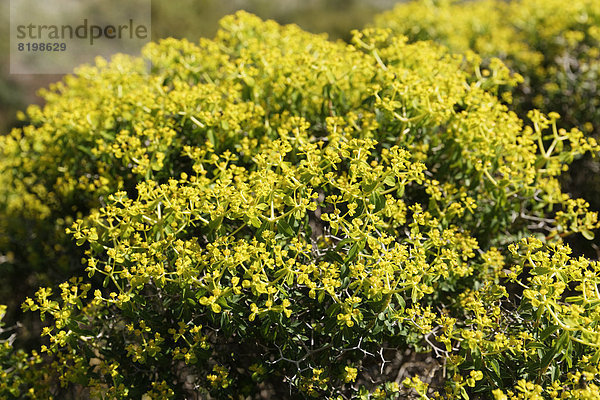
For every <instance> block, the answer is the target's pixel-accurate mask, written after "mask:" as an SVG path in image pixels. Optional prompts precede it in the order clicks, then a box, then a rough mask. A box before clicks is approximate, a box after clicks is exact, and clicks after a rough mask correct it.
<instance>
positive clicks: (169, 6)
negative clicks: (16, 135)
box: [0, 0, 399, 134]
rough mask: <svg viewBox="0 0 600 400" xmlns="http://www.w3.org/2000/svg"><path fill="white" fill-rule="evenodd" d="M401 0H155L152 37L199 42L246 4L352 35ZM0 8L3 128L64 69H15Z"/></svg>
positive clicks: (264, 13)
mask: <svg viewBox="0 0 600 400" xmlns="http://www.w3.org/2000/svg"><path fill="white" fill-rule="evenodd" d="M398 2H399V1H398V0H225V1H224V0H177V1H172V0H152V39H153V40H158V39H161V38H167V37H175V38H187V39H188V40H190V41H192V42H195V41H196V40H197V39H198V38H199V37H213V36H214V34H215V32H216V31H217V28H218V23H219V19H221V17H223V16H225V15H228V14H231V13H234V12H235V11H237V10H242V9H243V10H246V11H248V12H251V13H254V14H256V15H258V16H259V17H261V18H263V19H273V20H275V21H277V22H279V23H281V24H290V23H295V24H298V25H299V26H301V27H302V28H303V29H305V30H307V31H309V32H314V33H327V34H328V35H329V37H330V38H331V39H334V40H335V39H342V40H346V39H348V38H349V35H350V31H351V30H352V29H357V28H362V27H363V26H365V25H366V24H368V23H369V22H372V20H373V17H374V16H375V14H377V13H379V12H381V11H384V10H387V9H391V8H392V7H393V5H394V4H395V3H398ZM0 3H1V6H0V7H1V8H0V11H1V12H0V14H1V15H2V17H1V21H0V22H1V24H0V38H1V39H2V40H0V134H5V133H8V132H9V131H10V129H11V128H12V127H14V126H17V124H18V121H17V120H16V112H17V111H18V110H23V109H24V108H25V107H26V106H27V105H28V104H33V103H36V104H40V102H41V99H40V98H38V97H37V96H36V92H37V91H38V89H40V88H42V87H45V86H47V85H48V84H49V83H51V82H54V81H57V80H59V79H60V78H61V75H10V74H9V63H8V61H9V50H8V36H9V27H10V21H9V15H10V13H9V4H10V1H9V0H1V1H0Z"/></svg>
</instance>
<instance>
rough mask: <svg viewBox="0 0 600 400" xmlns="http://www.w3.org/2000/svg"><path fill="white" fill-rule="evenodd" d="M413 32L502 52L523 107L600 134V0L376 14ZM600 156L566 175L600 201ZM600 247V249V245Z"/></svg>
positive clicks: (486, 0)
mask: <svg viewBox="0 0 600 400" xmlns="http://www.w3.org/2000/svg"><path fill="white" fill-rule="evenodd" d="M375 26H377V27H380V28H389V29H391V30H392V31H393V32H394V34H399V35H406V36H407V37H408V38H409V40H411V41H415V40H433V41H436V42H438V43H441V44H443V45H445V46H447V47H448V48H450V49H451V51H454V52H459V53H464V52H467V51H474V52H476V53H477V54H479V55H481V56H482V57H483V58H484V60H489V59H490V58H491V57H499V58H501V59H502V60H503V61H504V62H505V63H506V65H507V66H509V67H510V68H511V69H512V70H513V71H515V72H518V73H520V74H521V75H522V76H523V78H524V80H523V82H522V83H521V84H520V85H519V86H517V87H516V88H515V89H514V90H513V91H512V93H510V94H511V95H512V96H511V97H512V98H514V107H515V108H516V111H517V113H518V114H519V115H520V116H521V117H524V116H526V115H527V112H528V111H529V110H530V109H532V108H537V109H540V110H542V111H543V112H545V113H549V112H552V111H554V112H558V113H559V114H560V115H561V117H562V118H561V121H560V122H559V127H571V126H577V127H579V128H580V129H581V130H582V131H583V132H585V133H586V135H591V136H593V137H595V138H596V139H598V138H600V86H599V85H598V82H600V2H598V1H596V0H573V1H563V0H515V1H502V0H483V1H456V0H434V1H431V0H417V1H411V2H408V3H402V4H399V5H398V6H397V7H396V8H395V9H394V10H393V11H389V12H385V13H383V14H381V15H379V16H378V17H376V19H375ZM599 172H600V164H599V163H598V162H597V161H591V160H590V159H589V158H587V159H585V160H584V161H580V162H578V163H577V164H576V166H574V168H573V171H572V172H571V173H569V174H568V175H566V176H565V177H564V181H565V183H567V184H568V189H569V191H570V192H571V193H575V194H577V195H578V196H583V197H585V198H586V199H589V201H590V202H591V203H592V206H593V207H592V208H593V209H596V210H599V209H600V178H598V177H599V176H600V174H599ZM599 254H600V253H599Z"/></svg>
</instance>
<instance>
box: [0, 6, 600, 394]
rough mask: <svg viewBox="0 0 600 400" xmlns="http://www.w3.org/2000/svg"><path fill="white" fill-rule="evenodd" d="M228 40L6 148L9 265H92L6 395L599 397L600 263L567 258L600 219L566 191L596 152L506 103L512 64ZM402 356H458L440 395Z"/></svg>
mask: <svg viewBox="0 0 600 400" xmlns="http://www.w3.org/2000/svg"><path fill="white" fill-rule="evenodd" d="M221 26H222V28H221V30H220V31H219V32H218V34H217V36H216V38H215V39H214V40H206V39H202V40H201V41H200V42H199V44H197V45H194V44H191V43H189V42H187V41H185V40H184V41H178V40H174V39H170V40H164V41H161V42H160V43H154V44H151V45H149V46H147V47H146V48H145V50H144V55H143V57H142V58H132V57H127V56H120V57H116V58H115V59H114V60H112V61H111V62H106V61H104V60H98V62H97V64H96V65H95V66H84V67H81V68H79V69H78V70H77V72H76V74H75V75H74V76H69V77H67V78H65V79H64V81H63V82H61V83H58V84H56V85H54V86H52V87H51V88H50V89H49V90H48V91H46V92H45V93H44V97H45V98H46V100H47V104H46V105H45V106H44V108H37V107H31V108H29V109H28V113H27V118H28V120H29V121H30V123H29V125H28V126H27V127H25V128H24V129H22V130H14V131H13V132H12V133H11V134H10V135H9V136H6V137H2V138H0V224H1V229H0V232H3V235H4V236H3V241H0V246H2V247H0V249H2V250H1V251H4V252H8V251H11V254H12V256H11V257H10V259H9V258H8V257H5V258H6V260H4V262H5V264H8V263H11V264H12V265H13V267H14V268H29V270H26V269H25V271H31V269H32V268H36V265H37V268H39V269H49V270H52V271H55V272H56V271H58V272H56V274H57V275H60V274H61V273H65V271H70V270H72V269H73V268H75V267H74V266H75V265H78V263H80V258H81V254H83V255H84V257H83V262H84V267H80V268H79V270H75V273H74V275H75V278H73V279H71V280H68V281H66V282H64V283H62V284H61V285H59V286H58V287H54V288H42V289H40V290H39V291H38V292H37V293H36V294H35V296H32V297H33V298H32V299H27V300H26V301H25V304H24V308H25V309H28V310H32V311H39V312H40V313H41V316H42V317H43V318H46V320H45V321H46V325H45V327H44V328H43V332H42V335H43V336H44V337H46V338H47V342H46V344H45V345H43V346H42V349H41V350H42V355H39V354H37V353H34V354H31V355H30V356H29V357H27V356H24V355H23V354H22V353H19V355H18V357H17V356H16V355H15V353H14V352H10V351H8V352H5V353H0V356H2V357H3V358H2V362H3V363H7V364H11V363H12V364H13V365H16V367H14V368H12V369H10V370H8V372H4V374H5V376H4V379H3V380H2V382H1V383H0V393H3V394H4V395H6V396H9V395H10V396H13V397H19V396H30V397H32V398H33V397H38V398H48V397H49V396H55V397H56V398H65V397H67V396H69V395H71V396H74V397H77V396H82V395H85V396H91V397H93V398H130V397H133V398H144V399H147V398H171V397H172V398H183V397H186V396H192V395H193V394H196V395H197V396H208V395H210V396H213V397H216V398H224V397H227V396H231V398H238V397H239V396H241V395H243V396H258V395H259V394H260V392H261V391H264V390H267V391H271V392H272V393H276V394H277V395H278V396H292V397H327V398H398V397H399V396H406V393H405V392H404V391H405V390H408V389H410V390H413V392H412V393H413V394H414V393H417V394H419V395H420V396H422V398H427V397H426V396H427V394H426V393H429V394H430V395H431V391H433V390H434V389H435V390H436V391H438V392H439V395H440V396H443V397H445V398H464V397H465V396H467V397H468V396H471V397H472V398H477V397H478V396H481V397H483V398H491V397H492V396H496V398H498V399H503V398H506V396H509V397H510V398H515V399H516V398H519V399H520V398H531V399H533V398H536V397H534V396H539V395H543V396H546V397H547V396H552V395H553V394H554V393H559V394H562V393H568V396H571V397H572V398H582V399H583V398H592V397H594V396H597V395H598V394H599V393H598V387H597V386H595V385H597V384H598V373H599V372H598V366H599V365H598V363H599V358H600V351H599V349H598V344H597V343H598V340H599V338H600V337H599V334H600V330H599V328H598V321H599V316H598V312H599V308H598V304H599V301H598V300H599V297H600V295H599V294H598V289H597V286H596V284H597V283H598V281H599V280H600V278H599V276H598V275H599V273H600V265H599V264H598V263H597V262H592V261H589V260H587V259H584V258H578V259H575V258H572V257H570V255H569V254H570V249H569V248H568V247H566V246H564V245H562V244H561V242H562V238H563V237H564V236H567V235H571V234H576V233H581V234H583V235H584V236H587V237H589V238H591V237H592V235H593V233H592V230H593V229H594V228H596V227H597V226H598V219H597V214H596V213H593V212H589V211H588V210H587V207H588V205H587V203H586V202H585V201H583V200H581V199H571V198H569V196H568V195H566V194H564V193H562V192H561V189H560V185H559V183H558V180H557V179H558V177H559V176H560V174H561V172H562V171H563V170H564V169H565V168H566V166H567V165H568V164H569V163H570V162H571V161H572V160H573V158H574V157H577V156H578V155H580V154H583V153H585V152H587V151H597V150H598V145H597V144H596V142H595V141H594V140H592V139H585V138H584V135H583V133H582V132H581V131H579V130H578V129H576V128H573V129H571V130H565V129H558V128H557V125H556V124H557V119H558V116H557V115H556V114H549V115H544V114H542V113H540V112H539V111H536V110H534V111H532V112H531V113H530V114H529V116H530V120H531V122H530V123H529V122H528V123H527V124H526V125H525V124H524V123H523V122H522V121H521V120H520V119H519V118H518V117H517V115H516V114H515V113H513V112H510V111H508V109H507V107H506V105H504V104H503V102H502V101H501V100H499V99H498V94H499V93H502V91H503V90H504V89H503V88H504V87H506V86H507V85H508V86H514V85H516V84H517V83H518V81H519V77H518V76H513V75H511V73H510V72H509V69H508V68H507V67H506V66H504V65H503V64H502V63H501V62H500V61H499V60H493V61H492V62H490V63H489V64H486V66H485V67H483V66H481V64H480V61H479V59H478V58H477V57H475V56H469V57H462V56H457V55H451V54H449V53H448V51H447V50H445V48H443V47H439V46H436V45H432V44H431V43H424V42H418V43H415V44H408V43H407V40H406V38H404V37H401V36H394V35H390V33H389V32H388V31H384V30H377V29H368V30H364V31H361V32H354V39H353V44H352V45H348V44H344V43H341V42H336V43H332V42H329V41H327V40H326V38H325V37H323V36H317V35H313V34H308V33H306V32H303V31H302V30H300V29H299V28H297V27H295V26H286V27H282V26H279V25H277V24H276V23H274V22H269V21H267V22H263V21H261V20H260V19H258V18H256V17H253V16H251V15H249V14H246V13H238V14H236V15H235V16H231V17H227V18H225V19H223V20H222V21H221ZM148 61H151V66H148ZM64 232H66V233H64ZM71 240H73V241H75V242H76V243H77V244H78V245H80V246H82V247H81V249H83V250H82V252H81V253H77V252H73V251H72V250H69V249H68V247H63V246H69V245H68V243H69V242H70V241H71ZM63 243H65V244H64V245H63ZM36 260H37V261H36ZM84 268H85V272H83V269H84ZM11 343H12V342H11V341H6V342H5V343H4V345H5V347H6V348H7V349H10V346H11ZM407 349H408V350H409V351H411V352H413V353H415V352H431V354H433V355H434V356H436V357H437V358H438V359H439V360H440V362H443V363H444V365H445V366H444V372H443V373H442V370H441V368H440V369H439V370H438V372H437V375H436V378H435V379H434V381H433V382H431V384H432V389H431V390H429V392H428V388H427V385H428V383H430V382H429V381H428V380H427V379H425V378H423V380H425V381H426V382H423V381H422V380H421V379H419V377H418V376H414V377H408V378H407V379H406V380H404V386H405V388H400V387H399V385H398V380H401V378H403V377H404V376H402V374H399V373H398V368H399V365H398V363H396V364H394V363H393V362H392V361H393V360H394V359H395V358H397V356H396V355H397V354H400V353H401V352H403V351H404V350H407ZM15 357H17V358H15ZM15 360H16V361H15ZM388 364H390V365H392V370H390V368H389V367H386V366H388ZM396 367H397V368H396ZM394 368H396V369H395V370H394ZM36 371H38V372H37V373H36ZM396 376H398V379H396ZM584 382H585V383H584ZM586 396H587V397H586Z"/></svg>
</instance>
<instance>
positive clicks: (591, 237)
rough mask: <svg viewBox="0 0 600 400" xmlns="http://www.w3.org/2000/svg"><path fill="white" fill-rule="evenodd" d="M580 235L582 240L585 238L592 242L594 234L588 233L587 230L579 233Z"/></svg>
mask: <svg viewBox="0 0 600 400" xmlns="http://www.w3.org/2000/svg"><path fill="white" fill-rule="evenodd" d="M581 234H582V235H583V237H584V238H586V239H587V240H594V237H595V235H594V232H592V231H589V230H587V229H584V230H582V231H581Z"/></svg>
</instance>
